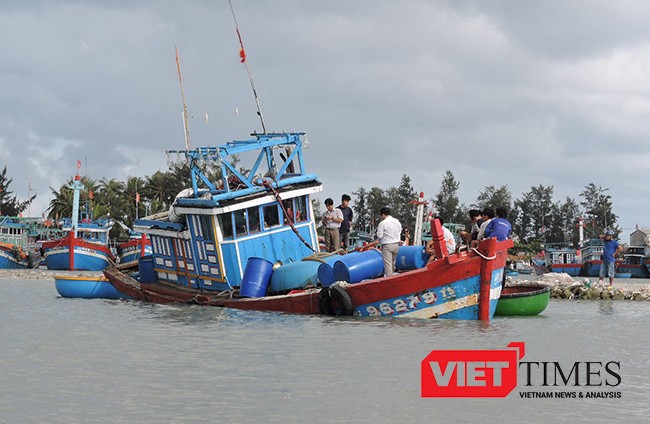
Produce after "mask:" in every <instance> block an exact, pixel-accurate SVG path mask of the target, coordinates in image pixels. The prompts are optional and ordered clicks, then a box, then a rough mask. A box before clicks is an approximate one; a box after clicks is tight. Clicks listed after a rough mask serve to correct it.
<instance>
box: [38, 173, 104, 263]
mask: <svg viewBox="0 0 650 424" xmlns="http://www.w3.org/2000/svg"><path fill="white" fill-rule="evenodd" d="M83 187H84V186H83V184H82V183H81V178H80V177H79V175H76V176H75V179H74V182H73V185H72V187H71V188H73V189H74V200H73V208H72V218H64V219H63V220H61V221H60V222H59V223H58V225H59V227H60V228H61V229H62V230H64V231H66V232H67V234H68V235H67V236H66V237H63V238H60V239H56V240H53V241H49V242H46V243H43V246H42V250H43V257H44V258H45V265H46V266H47V269H51V270H87V271H101V270H102V269H104V268H106V267H107V266H108V265H109V264H110V263H113V262H114V261H115V256H114V255H113V253H112V252H111V249H110V248H109V245H108V242H109V238H108V233H109V232H110V231H111V228H113V220H111V219H106V218H101V219H96V220H94V219H93V216H92V212H90V211H89V210H88V207H86V211H84V212H82V213H79V191H80V190H81V189H83Z"/></svg>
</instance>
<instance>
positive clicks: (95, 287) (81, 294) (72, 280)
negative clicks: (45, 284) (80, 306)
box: [54, 275, 129, 299]
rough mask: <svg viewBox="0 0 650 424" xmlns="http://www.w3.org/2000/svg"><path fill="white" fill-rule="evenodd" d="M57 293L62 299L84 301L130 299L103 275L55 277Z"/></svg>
mask: <svg viewBox="0 0 650 424" xmlns="http://www.w3.org/2000/svg"><path fill="white" fill-rule="evenodd" d="M54 283H55V287H56V291H57V292H58V293H59V294H60V295H61V296H62V297H72V298H82V299H128V298H129V297H128V296H126V295H125V294H123V293H122V292H120V291H118V290H117V289H116V288H115V287H113V285H112V284H111V283H109V282H108V280H107V279H106V277H104V276H103V275H55V276H54Z"/></svg>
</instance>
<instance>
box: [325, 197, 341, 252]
mask: <svg viewBox="0 0 650 424" xmlns="http://www.w3.org/2000/svg"><path fill="white" fill-rule="evenodd" d="M325 207H326V208H327V210H326V211H325V214H324V215H323V227H325V246H326V247H327V251H328V252H336V251H337V250H339V248H340V247H341V243H340V242H339V227H340V226H341V222H343V212H341V209H336V208H334V200H332V199H330V198H327V199H325Z"/></svg>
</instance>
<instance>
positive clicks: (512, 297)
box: [494, 285, 551, 316]
mask: <svg viewBox="0 0 650 424" xmlns="http://www.w3.org/2000/svg"><path fill="white" fill-rule="evenodd" d="M550 298H551V288H550V287H548V286H542V285H533V286H506V287H504V288H503V289H501V296H500V297H499V301H498V303H497V308H496V311H495V312H494V315H495V316H530V315H539V314H541V313H542V312H543V311H544V310H545V309H546V307H547V306H548V304H549V300H550Z"/></svg>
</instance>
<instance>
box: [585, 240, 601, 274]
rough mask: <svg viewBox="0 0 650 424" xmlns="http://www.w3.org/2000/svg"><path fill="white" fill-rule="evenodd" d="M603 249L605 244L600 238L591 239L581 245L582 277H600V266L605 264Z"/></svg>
mask: <svg viewBox="0 0 650 424" xmlns="http://www.w3.org/2000/svg"><path fill="white" fill-rule="evenodd" d="M603 249H604V242H603V240H602V239H600V238H591V239H587V240H584V241H582V242H581V243H580V257H581V260H582V267H581V268H580V276H581V277H598V274H599V273H600V265H601V264H602V263H603Z"/></svg>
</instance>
